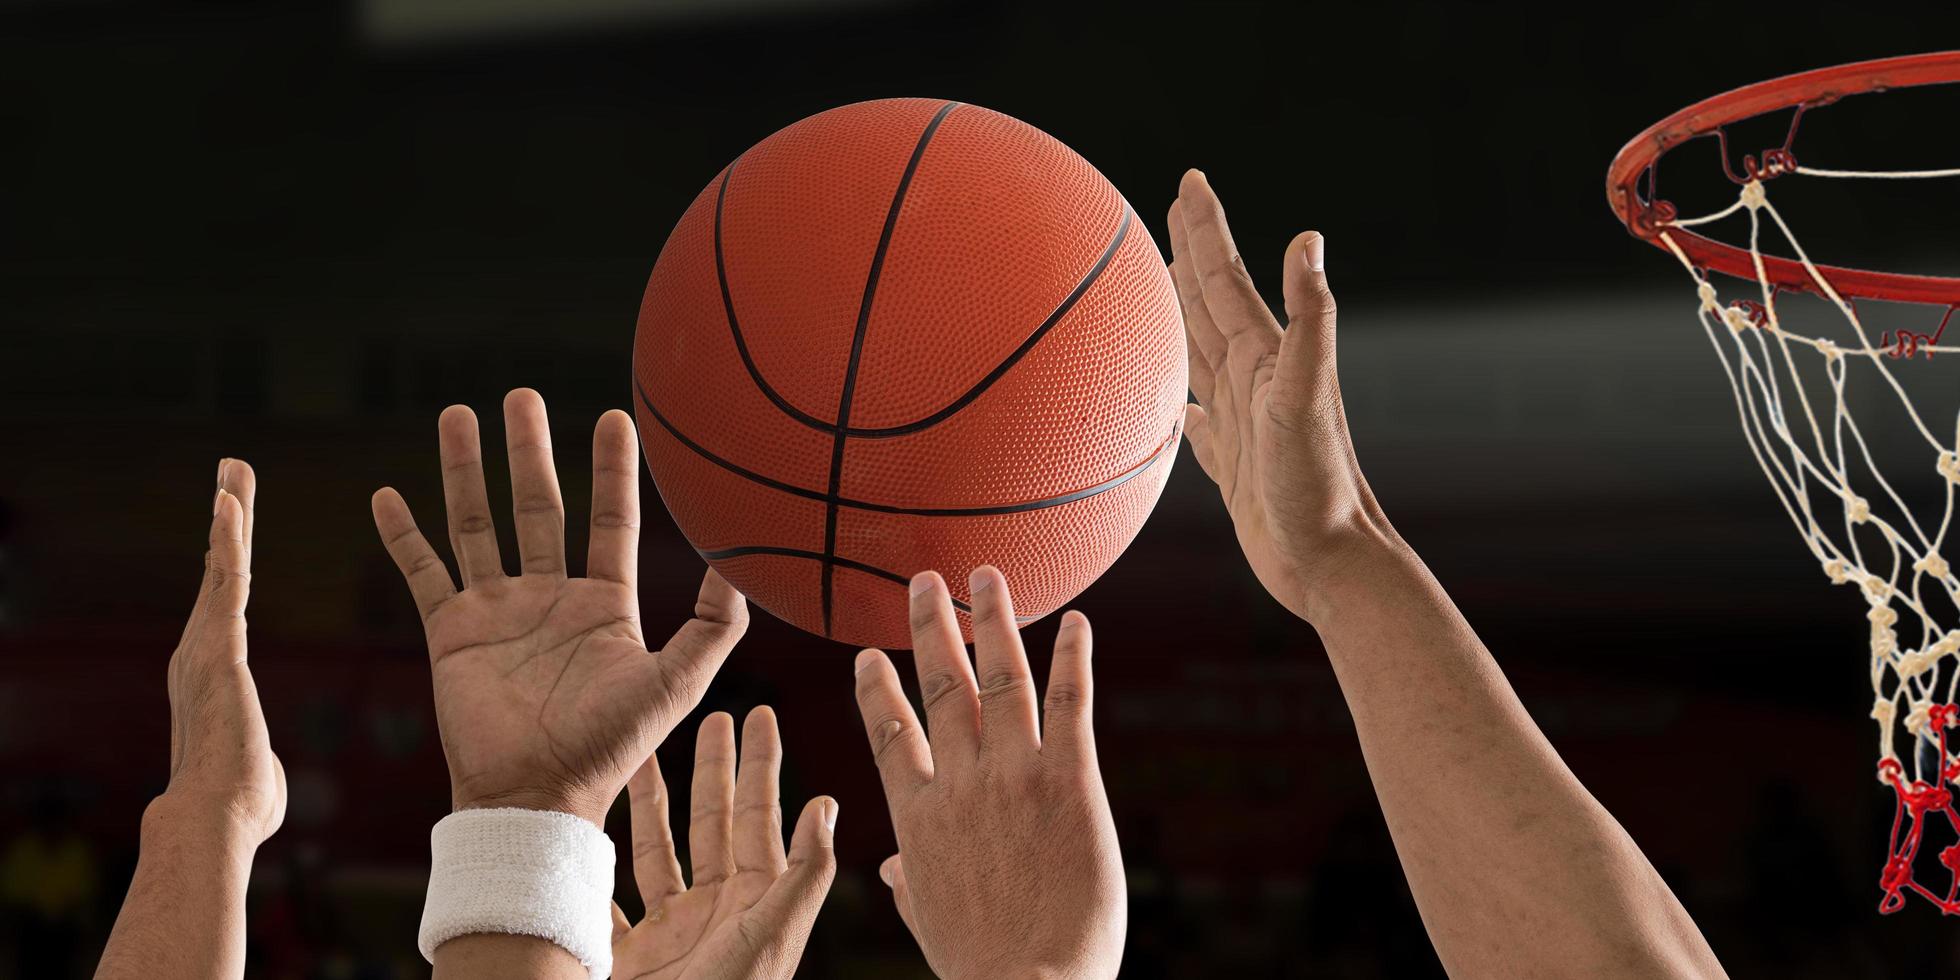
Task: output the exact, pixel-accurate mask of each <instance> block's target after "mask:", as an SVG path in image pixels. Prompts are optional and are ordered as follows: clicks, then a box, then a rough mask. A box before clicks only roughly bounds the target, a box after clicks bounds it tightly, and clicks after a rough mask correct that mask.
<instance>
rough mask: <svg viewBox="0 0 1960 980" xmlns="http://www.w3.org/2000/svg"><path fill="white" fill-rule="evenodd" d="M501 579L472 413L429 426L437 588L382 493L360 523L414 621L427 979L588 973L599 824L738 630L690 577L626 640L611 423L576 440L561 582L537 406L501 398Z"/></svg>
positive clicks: (617, 456)
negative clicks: (438, 491) (673, 606)
mask: <svg viewBox="0 0 1960 980" xmlns="http://www.w3.org/2000/svg"><path fill="white" fill-rule="evenodd" d="M504 425H505V437H506V441H507V442H508V445H509V456H510V469H511V496H512V504H513V508H512V509H513V511H514V518H515V521H516V538H517V544H518V551H519V554H520V557H521V573H520V574H518V575H516V576H511V575H508V574H506V572H505V568H504V565H503V560H502V557H501V555H500V553H499V550H498V546H497V534H496V529H495V524H494V522H493V520H492V518H491V511H490V501H489V495H488V492H487V491H486V490H485V487H484V479H483V464H482V453H481V449H480V445H479V441H478V437H477V422H476V416H475V414H473V413H472V412H471V411H470V410H469V409H468V408H465V407H463V406H460V405H455V406H451V407H450V408H448V409H446V410H445V411H444V412H443V413H442V418H441V420H440V422H439V424H438V430H439V433H440V453H441V459H442V472H443V495H444V498H445V501H446V503H447V508H448V515H449V537H450V543H451V545H452V546H453V548H454V550H455V555H456V561H457V565H458V566H459V570H460V571H461V573H462V580H463V589H462V591H460V592H459V591H457V590H456V588H455V585H454V583H453V581H452V580H451V579H450V577H449V572H448V569H447V568H446V567H445V566H444V564H443V562H442V559H441V558H439V557H438V556H437V555H436V553H435V551H434V550H433V549H432V548H430V547H429V543H428V541H427V540H426V539H425V538H423V536H422V534H421V532H420V531H419V530H417V529H416V526H415V519H414V518H413V517H412V516H411V515H410V514H409V511H408V506H407V505H406V504H405V503H404V502H403V501H402V498H401V496H400V495H399V494H397V493H396V492H395V491H394V490H393V489H383V490H381V491H379V492H377V493H376V494H375V495H374V501H373V507H374V521H375V527H376V528H377V529H378V530H379V531H380V533H381V539H382V541H383V542H384V543H385V544H386V546H387V549H388V553H389V554H390V555H391V556H392V557H393V558H394V559H395V563H396V565H397V566H399V567H400V569H401V571H402V575H403V576H404V577H405V578H406V579H407V581H408V586H409V591H410V592H411V593H413V595H414V597H415V604H416V607H417V609H419V610H420V612H421V614H422V625H423V629H424V632H425V633H426V634H427V638H428V644H429V659H430V670H431V674H432V678H433V683H434V688H435V706H436V723H437V727H438V730H439V731H440V733H441V736H442V746H443V754H444V756H445V757H446V758H447V759H448V762H449V779H450V794H451V800H452V805H453V808H454V811H455V812H454V813H452V814H451V816H450V817H448V818H447V819H445V820H444V821H443V822H442V823H441V824H439V825H438V826H437V828H436V833H435V835H434V838H433V845H434V848H433V849H434V852H435V853H434V858H435V863H434V867H433V868H432V871H431V875H430V884H429V900H428V905H427V907H426V908H425V911H424V921H423V931H422V946H423V951H424V953H425V954H427V955H429V956H430V959H431V961H432V962H433V963H435V967H436V975H437V976H438V977H441V976H470V977H500V976H525V977H539V976H552V977H558V976H563V977H585V976H590V977H595V978H597V977H604V976H607V975H608V973H609V971H610V969H611V949H610V939H611V930H612V923H611V916H612V911H611V903H610V898H611V890H612V889H611V883H612V849H611V844H610V842H609V841H607V840H606V838H605V836H604V834H603V832H602V831H601V830H600V827H601V826H602V825H603V823H604V820H605V814H606V811H607V810H608V809H609V808H610V807H611V805H612V802H613V800H614V799H615V798H617V797H618V795H619V793H620V791H621V790H622V789H624V788H625V786H626V782H627V778H628V777H629V776H631V775H632V773H633V771H634V770H635V769H636V768H637V767H638V766H639V765H640V764H641V762H642V761H644V760H645V759H646V758H647V757H648V756H649V755H651V754H652V753H653V750H654V747H655V746H657V745H659V744H660V741H661V740H662V739H663V738H665V737H666V735H667V732H668V731H669V730H671V729H672V728H673V726H674V725H675V724H676V723H677V722H679V721H680V719H681V718H682V717H683V716H684V715H686V714H687V712H688V711H689V710H690V709H692V708H693V707H694V705H695V704H696V703H698V702H699V701H700V699H701V695H702V692H703V691H704V690H705V689H706V687H707V684H708V681H709V679H710V678H712V677H713V676H714V674H715V671H716V670H717V669H718V668H719V667H720V666H721V663H722V661H723V660H724V659H725V658H726V657H727V656H728V653H729V651H730V649H732V648H733V647H734V645H735V642H736V641H737V640H739V639H740V638H741V636H742V633H743V631H744V630H745V629H746V628H747V625H748V612H747V607H746V605H745V603H744V600H743V598H742V596H741V594H740V593H738V592H736V591H735V590H734V588H732V587H731V586H729V584H728V583H727V582H725V581H723V580H722V579H721V577H720V576H718V575H716V574H715V573H714V572H712V571H710V572H709V573H708V574H707V576H706V578H705V579H704V580H703V582H702V584H701V591H700V594H699V596H698V597H697V598H696V601H695V604H694V618H693V619H691V620H689V621H688V622H687V623H686V624H684V625H683V626H682V627H681V628H680V630H679V631H678V632H676V633H675V634H674V635H673V637H672V638H671V639H670V640H668V642H667V644H666V646H665V647H664V648H662V649H660V650H659V651H657V652H649V651H648V649H647V645H646V640H645V638H644V637H643V636H642V634H641V630H640V610H639V599H638V593H637V586H636V578H637V571H638V551H639V527H640V506H639V446H638V441H637V439H636V437H635V435H634V431H633V423H632V420H631V418H629V417H628V416H627V415H626V413H624V412H619V411H612V412H607V413H606V414H605V415H604V416H602V417H601V418H600V420H599V424H598V427H597V430H596V431H595V433H594V436H593V447H592V448H593V465H592V471H593V472H592V518H591V521H592V524H591V545H590V550H589V553H588V558H587V562H586V577H584V578H573V577H570V576H569V575H568V573H567V571H566V560H565V509H564V503H563V500H562V499H561V497H560V495H559V490H558V477H557V473H556V471H555V469H554V467H553V464H552V456H551V433H550V429H549V427H548V424H547V420H546V416H545V408H544V401H543V399H542V398H540V397H539V396H538V394H537V392H535V391H531V390H529V389H518V390H516V391H513V392H511V393H510V394H509V395H508V396H507V397H506V398H505V399H504Z"/></svg>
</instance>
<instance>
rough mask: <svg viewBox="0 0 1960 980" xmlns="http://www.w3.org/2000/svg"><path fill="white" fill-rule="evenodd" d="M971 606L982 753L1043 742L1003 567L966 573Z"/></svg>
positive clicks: (1020, 749)
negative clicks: (1001, 568) (1001, 570)
mask: <svg viewBox="0 0 1960 980" xmlns="http://www.w3.org/2000/svg"><path fill="white" fill-rule="evenodd" d="M967 586H968V589H969V591H968V594H967V603H968V605H970V606H971V607H972V610H973V612H972V618H973V652H974V661H973V664H974V670H975V673H976V674H977V675H978V677H977V680H978V682H979V688H978V692H977V696H978V699H979V703H980V753H981V755H983V756H987V755H990V754H1009V753H1014V752H1024V751H1028V750H1031V749H1034V748H1037V747H1038V746H1040V744H1041V721H1040V719H1039V718H1037V717H1036V716H1035V707H1034V676H1033V675H1032V674H1031V673H1029V671H1028V652H1027V650H1026V649H1025V648H1023V647H1022V646H1021V631H1020V629H1019V628H1018V627H1016V626H1015V624H1014V599H1013V597H1012V596H1010V595H1009V594H1008V592H1007V577H1006V576H1005V575H1002V574H1001V573H1000V569H998V568H995V567H993V566H991V565H982V566H980V567H979V568H976V569H974V570H973V572H972V574H970V575H969V576H967Z"/></svg>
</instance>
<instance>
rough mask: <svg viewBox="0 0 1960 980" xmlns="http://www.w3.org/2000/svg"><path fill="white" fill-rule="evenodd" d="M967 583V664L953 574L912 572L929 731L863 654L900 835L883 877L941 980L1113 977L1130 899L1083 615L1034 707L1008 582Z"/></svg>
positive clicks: (867, 700) (1066, 623) (870, 710)
mask: <svg viewBox="0 0 1960 980" xmlns="http://www.w3.org/2000/svg"><path fill="white" fill-rule="evenodd" d="M969 588H970V589H971V592H972V596H971V598H972V605H973V640H974V644H973V645H974V650H975V654H976V655H975V658H974V663H973V664H972V665H969V664H968V662H967V657H966V649H965V647H964V646H962V645H961V643H960V630H959V626H958V624H957V622H956V621H955V620H954V618H953V605H952V598H951V596H950V595H949V594H948V592H947V590H946V583H945V582H944V581H943V580H942V579H940V577H939V576H938V575H937V574H935V573H932V572H926V573H923V574H920V575H918V576H917V577H915V578H913V580H912V647H913V656H914V662H915V663H916V664H917V666H918V670H919V690H920V692H921V694H922V696H923V698H924V703H925V709H926V719H927V722H928V724H929V725H930V726H931V736H932V737H931V741H930V742H928V741H927V738H926V731H925V730H924V729H921V728H920V727H919V719H918V717H917V716H916V715H914V714H913V712H912V707H911V705H910V703H908V702H907V701H906V700H905V694H904V692H903V691H902V690H901V689H900V687H899V681H898V672H897V671H896V670H894V669H893V667H892V664H891V661H889V660H887V659H886V658H885V655H884V654H883V653H881V652H879V651H877V650H866V651H864V652H862V653H860V654H858V658H857V701H858V710H859V712H860V713H861V714H862V715H863V716H864V724H865V731H866V734H867V735H868V736H869V737H870V740H871V751H872V754H873V755H874V756H875V757H876V759H877V763H878V772H879V775H880V776H881V777H882V778H883V781H884V786H885V798H886V801H887V802H888V803H889V804H890V806H891V814H892V827H893V829H894V830H896V831H897V834H898V853H897V854H895V855H893V856H892V857H891V858H890V859H888V860H886V861H885V863H884V866H883V867H882V868H880V869H879V874H880V876H881V877H882V878H883V879H884V880H885V883H886V884H888V885H890V886H891V888H892V898H893V900H894V902H896V904H897V906H898V914H899V916H900V918H902V919H904V920H905V924H906V926H907V927H908V928H910V929H911V930H912V936H913V938H915V939H917V940H918V942H919V948H920V949H921V950H923V951H924V952H925V956H926V962H927V963H928V964H930V965H931V967H932V969H933V971H934V972H935V973H937V974H938V975H939V976H941V977H944V978H947V980H964V978H969V977H972V978H992V977H1083V978H1087V977H1113V976H1115V975H1116V968H1117V966H1118V965H1119V964H1120V963H1121V962H1122V957H1123V934H1124V928H1125V919H1126V915H1127V909H1126V904H1125V903H1126V899H1125V895H1124V883H1123V860H1122V855H1121V854H1120V853H1119V852H1118V849H1117V844H1116V825H1115V822H1114V821H1113V820H1111V819H1110V814H1109V801H1108V799H1107V798H1106V797H1105V796H1104V795H1103V786H1102V776H1101V774H1100V773H1099V772H1098V771H1097V769H1096V745H1095V735H1094V732H1093V730H1092V729H1091V726H1090V688H1091V685H1090V670H1089V646H1090V641H1089V621H1088V619H1086V618H1084V617H1083V615H1082V614H1081V613H1079V612H1069V613H1067V614H1065V615H1064V616H1063V617H1062V622H1061V629H1060V632H1059V633H1058V634H1057V635H1056V638H1055V657H1054V662H1053V666H1052V668H1051V670H1050V674H1049V680H1048V693H1047V700H1046V703H1045V704H1044V705H1043V706H1042V707H1041V708H1039V709H1037V707H1036V696H1035V689H1034V681H1033V678H1032V677H1031V676H1030V674H1029V672H1028V658H1027V653H1026V652H1025V651H1024V650H1023V649H1022V647H1021V636H1020V633H1019V631H1018V630H1016V629H1015V624H1014V604H1013V601H1012V599H1011V598H1010V597H1009V595H1008V592H1007V580H1006V579H1005V578H1004V577H1002V575H1001V574H1000V572H999V571H998V570H997V569H994V568H990V567H984V566H983V567H981V568H978V569H976V570H974V572H973V575H972V576H971V578H970V580H969ZM975 666H977V667H978V668H979V675H978V681H977V683H976V680H975V674H974V667H975Z"/></svg>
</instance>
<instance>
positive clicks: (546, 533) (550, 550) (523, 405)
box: [504, 388, 565, 575]
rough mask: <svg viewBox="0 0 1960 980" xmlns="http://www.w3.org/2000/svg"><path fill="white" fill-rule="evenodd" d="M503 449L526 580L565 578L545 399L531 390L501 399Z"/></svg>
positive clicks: (561, 510)
mask: <svg viewBox="0 0 1960 980" xmlns="http://www.w3.org/2000/svg"><path fill="white" fill-rule="evenodd" d="M504 447H505V452H506V453H507V454H508V455H509V456H510V503H511V512H512V515H513V518H514V520H515V521H516V525H517V554H518V561H519V563H520V564H519V567H521V568H522V569H523V570H524V574H526V575H563V574H565V500H564V498H563V497H562V496H561V495H560V494H559V491H558V469H557V467H556V466H555V465H554V464H553V463H552V459H551V423H550V420H549V418H548V417H547V416H546V414H545V410H544V398H543V397H542V396H540V395H539V394H538V393H537V392H536V391H534V390H532V389H530V388H517V389H514V390H512V391H511V392H510V394H507V395H505V396H504Z"/></svg>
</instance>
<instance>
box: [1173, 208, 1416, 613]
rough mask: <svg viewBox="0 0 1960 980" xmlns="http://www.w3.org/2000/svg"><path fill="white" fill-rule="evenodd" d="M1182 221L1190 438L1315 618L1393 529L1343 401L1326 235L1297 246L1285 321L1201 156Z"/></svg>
mask: <svg viewBox="0 0 1960 980" xmlns="http://www.w3.org/2000/svg"><path fill="white" fill-rule="evenodd" d="M1170 232H1171V254H1172V262H1171V279H1172V282H1174V283H1175V284H1176V285H1177V295H1178V301H1179V303H1180V304H1181V305H1182V306H1183V308H1184V329H1185V338H1186V340H1187V342H1188V343H1189V345H1190V352H1189V353H1190V358H1189V359H1190V365H1191V393H1192V395H1194V396H1196V397H1197V399H1198V403H1197V404H1196V405H1189V406H1186V407H1185V410H1184V434H1185V438H1187V439H1189V440H1190V442H1191V449H1192V452H1193V454H1194V455H1195V456H1197V458H1198V465H1199V466H1201V467H1203V468H1204V471H1205V475H1206V476H1209V477H1211V479H1212V481H1213V482H1214V483H1216V484H1218V492H1219V494H1220V495H1221V496H1223V497H1224V498H1225V506H1226V508H1227V509H1228V510H1229V511H1230V512H1231V515H1232V526H1233V528H1234V529H1235V531H1236V532H1237V534H1238V539H1239V546H1240V547H1241V548H1243V549H1244V550H1245V555H1246V558H1247V560H1248V561H1249V562H1250V563H1251V564H1252V570H1253V572H1254V573H1255V574H1257V575H1258V576H1259V581H1260V582H1261V583H1262V584H1264V585H1265V586H1266V589H1267V591H1269V592H1271V593H1272V594H1273V597H1274V598H1277V599H1278V600H1279V601H1280V602H1281V603H1283V604H1285V606H1286V607H1287V608H1288V609H1290V610H1292V611H1293V612H1294V614H1295V615H1298V616H1300V617H1302V618H1305V619H1309V620H1311V619H1313V618H1314V616H1313V610H1314V608H1315V601H1316V597H1317V596H1318V595H1319V594H1320V592H1321V590H1322V588H1323V583H1325V582H1326V581H1327V579H1328V577H1329V576H1331V575H1335V574H1338V573H1339V572H1340V570H1341V569H1342V568H1343V567H1344V566H1345V565H1346V564H1347V563H1348V562H1349V561H1350V560H1351V559H1352V557H1353V556H1354V555H1355V554H1357V553H1359V552H1360V551H1361V550H1362V548H1363V546H1364V545H1373V544H1375V543H1377V542H1379V541H1381V540H1383V539H1385V538H1386V539H1393V538H1394V532H1393V531H1392V530H1390V528H1389V524H1388V518H1387V516H1386V515H1384V514H1383V513H1382V509H1381V505H1380V504H1378V503H1376V502H1375V495H1374V492H1373V491H1371V490H1369V489H1368V481H1367V480H1365V479H1363V478H1362V476H1361V465H1360V463H1359V462H1357V461H1356V460H1355V456H1354V444H1353V442H1352V440H1351V439H1350V438H1349V436H1348V425H1347V414H1346V412H1345V411H1344V409H1343V408H1342V406H1341V382H1340V377H1339V376H1338V374H1337V373H1336V371H1335V367H1334V294H1333V292H1332V291H1330V290H1329V289H1328V288H1327V272H1326V263H1325V257H1326V253H1327V241H1326V239H1324V238H1322V237H1321V236H1320V233H1319V232H1313V231H1308V232H1302V233H1301V234H1300V235H1299V236H1298V237H1296V238H1294V239H1293V243H1292V244H1291V245H1289V246H1287V249H1286V256H1285V260H1284V262H1283V265H1282V271H1281V274H1280V283H1281V286H1280V288H1281V291H1282V293H1283V294H1284V295H1285V297H1286V317H1287V328H1286V329H1285V330H1281V329H1280V325H1279V324H1278V323H1277V322H1276V321H1274V319H1273V315H1272V313H1271V312H1269V311H1268V310H1267V308H1266V301H1265V300H1263V299H1261V298H1260V296H1259V290H1258V289H1257V288H1255V287H1254V286H1253V283H1252V274H1251V273H1250V272H1248V271H1247V270H1246V267H1245V260H1244V259H1242V258H1240V256H1239V252H1238V247H1237V246H1236V245H1234V244H1233V243H1232V229H1231V228H1230V227H1229V226H1228V225H1227V224H1226V223H1225V208H1224V206H1223V205H1221V204H1219V203H1218V196H1217V195H1216V194H1214V193H1212V189H1211V185H1210V184H1209V183H1207V182H1206V180H1205V176H1204V174H1201V173H1199V172H1198V171H1196V170H1193V171H1191V172H1189V173H1187V174H1185V175H1184V180H1183V181H1182V182H1181V183H1180V184H1179V185H1178V195H1177V202H1176V203H1174V204H1172V205H1171V210H1170Z"/></svg>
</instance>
